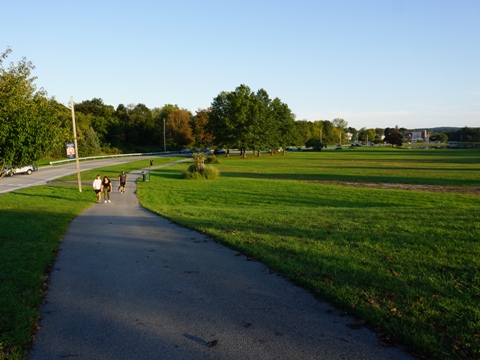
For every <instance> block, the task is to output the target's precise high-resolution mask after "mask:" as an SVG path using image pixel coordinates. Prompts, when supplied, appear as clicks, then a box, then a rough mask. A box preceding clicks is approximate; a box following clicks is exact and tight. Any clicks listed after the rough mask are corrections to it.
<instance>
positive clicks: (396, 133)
mask: <svg viewBox="0 0 480 360" xmlns="http://www.w3.org/2000/svg"><path fill="white" fill-rule="evenodd" d="M384 140H385V142H387V143H389V144H391V145H392V147H393V146H398V147H400V146H402V145H403V135H402V133H401V132H400V130H399V129H398V128H385V139H384Z"/></svg>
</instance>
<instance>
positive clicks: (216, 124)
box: [208, 85, 256, 156]
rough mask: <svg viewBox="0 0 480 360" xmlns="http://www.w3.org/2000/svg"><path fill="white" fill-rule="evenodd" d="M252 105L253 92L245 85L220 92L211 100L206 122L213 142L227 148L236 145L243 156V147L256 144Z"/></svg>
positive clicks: (253, 100) (253, 102)
mask: <svg viewBox="0 0 480 360" xmlns="http://www.w3.org/2000/svg"><path fill="white" fill-rule="evenodd" d="M254 105H255V94H254V93H252V91H251V90H250V88H249V87H248V86H246V85H240V86H239V87H237V88H236V89H235V91H233V92H229V93H227V92H225V91H223V92H221V93H220V94H219V95H218V96H217V97H216V98H215V99H214V100H213V102H212V105H211V111H210V116H209V122H208V130H209V132H211V134H212V135H213V136H214V141H213V142H214V144H215V145H217V146H220V147H227V149H229V148H233V147H237V148H239V149H240V150H241V153H242V155H243V156H245V149H247V148H249V147H251V146H255V145H256V143H255V142H256V139H255V138H254V132H253V131H254V127H255V122H253V121H252V115H254V114H253V112H254V110H255V109H254ZM227 151H228V150H227Z"/></svg>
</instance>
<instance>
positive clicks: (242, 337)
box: [29, 167, 411, 360]
mask: <svg viewBox="0 0 480 360" xmlns="http://www.w3.org/2000/svg"><path fill="white" fill-rule="evenodd" d="M156 168H159V167H156ZM140 176H141V171H136V172H133V173H130V174H129V179H130V182H129V183H128V187H127V193H126V194H120V193H119V192H114V193H113V194H112V202H111V204H105V203H100V204H94V205H93V206H91V207H90V208H89V209H87V210H85V211H84V212H83V213H82V214H80V215H79V216H78V217H77V218H76V219H75V220H74V221H73V222H72V223H71V225H70V228H69V230H68V232H67V234H66V236H65V239H64V240H63V242H62V244H61V250H60V252H59V254H58V258H57V261H56V263H55V265H54V268H53V270H52V273H51V277H50V280H49V289H48V294H47V297H46V299H45V302H44V304H43V306H42V308H41V314H42V320H41V322H40V330H39V331H38V333H37V337H36V340H35V342H34V344H33V347H32V349H31V351H30V354H29V359H31V360H53V359H89V360H90V359H92V360H93V359H101V360H107V359H108V360H123V359H136V360H138V359H237V360H247V359H256V360H257V359H279V360H282V359H355V360H359V359H395V360H396V359H399V360H400V359H411V357H410V356H409V355H408V354H406V353H404V352H403V351H402V350H401V349H400V348H399V347H384V346H382V345H381V344H380V341H379V339H378V338H377V337H376V335H374V334H373V333H371V332H370V331H369V330H367V329H366V328H364V327H361V328H360V329H355V326H351V327H350V326H349V325H351V324H355V320H354V319H352V318H350V317H348V316H342V314H341V312H340V311H338V310H336V309H335V308H334V307H332V306H331V305H329V304H327V303H324V302H320V301H317V300H316V299H315V298H314V297H313V296H312V295H311V294H309V293H308V292H306V291H304V290H303V289H301V288H298V287H296V286H293V285H292V284H290V283H289V282H288V281H286V280H285V279H284V278H282V277H280V276H278V275H276V274H273V273H271V272H270V271H269V270H268V268H266V267H265V266H264V265H262V264H260V263H257V262H255V261H248V259H247V258H246V257H245V256H243V255H240V254H238V253H237V252H235V251H232V250H230V249H228V248H226V247H224V246H222V245H220V244H218V243H216V242H215V241H213V240H212V239H210V238H208V237H206V236H204V235H202V234H200V233H198V232H195V231H191V230H188V229H185V228H182V227H179V226H177V225H175V224H172V223H171V222H169V221H168V220H166V219H164V218H162V217H160V216H157V215H155V214H153V213H151V212H149V211H147V210H145V209H143V208H142V207H140V206H139V202H138V199H137V197H136V195H135V189H136V186H135V181H134V180H135V179H136V178H138V177H140ZM140 181H141V179H140ZM115 186H116V183H115ZM85 191H86V190H85ZM89 191H90V189H89ZM93 198H94V196H93V193H92V199H93ZM212 345H213V346H212Z"/></svg>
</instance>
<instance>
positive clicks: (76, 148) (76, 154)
mask: <svg viewBox="0 0 480 360" xmlns="http://www.w3.org/2000/svg"><path fill="white" fill-rule="evenodd" d="M70 106H71V108H72V123H73V142H74V143H75V160H76V163H77V174H78V191H79V192H82V180H81V177H80V162H79V160H78V144H77V126H76V125H75V110H74V109H73V96H70Z"/></svg>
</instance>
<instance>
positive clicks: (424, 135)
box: [403, 130, 428, 142]
mask: <svg viewBox="0 0 480 360" xmlns="http://www.w3.org/2000/svg"><path fill="white" fill-rule="evenodd" d="M403 138H404V140H407V141H411V142H417V141H420V140H421V141H428V131H427V130H423V131H410V132H406V133H405V134H403Z"/></svg>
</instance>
